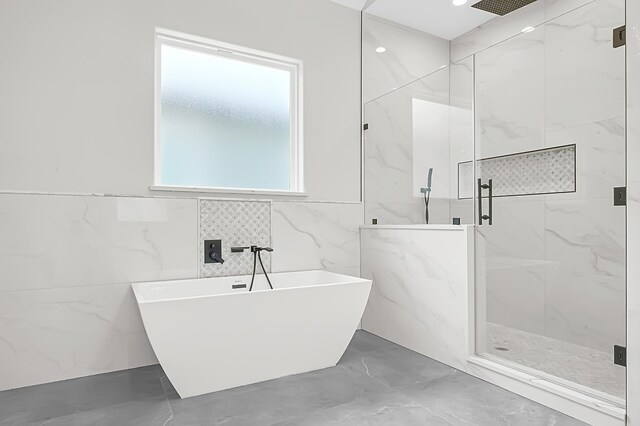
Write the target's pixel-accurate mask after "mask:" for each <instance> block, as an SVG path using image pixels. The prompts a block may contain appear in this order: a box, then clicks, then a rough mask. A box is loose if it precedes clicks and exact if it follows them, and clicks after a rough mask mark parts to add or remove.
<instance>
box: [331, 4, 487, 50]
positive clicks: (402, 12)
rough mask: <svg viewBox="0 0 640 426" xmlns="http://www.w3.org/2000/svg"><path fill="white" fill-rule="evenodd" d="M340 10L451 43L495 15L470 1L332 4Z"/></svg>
mask: <svg viewBox="0 0 640 426" xmlns="http://www.w3.org/2000/svg"><path fill="white" fill-rule="evenodd" d="M331 1H333V2H335V3H339V4H341V5H343V6H348V7H351V8H353V9H357V10H363V9H365V11H366V12H367V13H370V14H372V15H375V16H378V17H380V18H384V19H387V20H389V21H393V22H396V23H398V24H402V25H405V26H407V27H411V28H414V29H416V30H420V31H423V32H425V33H429V34H432V35H434V36H438V37H441V38H444V39H447V40H453V39H454V38H456V37H459V36H461V35H462V34H464V33H466V32H468V31H471V30H472V29H474V28H475V27H477V26H479V25H481V24H483V23H485V22H487V21H489V20H491V19H493V18H495V17H496V15H494V14H492V13H488V12H484V11H482V10H478V9H474V8H472V7H471V5H472V4H474V3H476V1H477V0H469V1H468V2H467V4H465V5H463V6H454V5H453V3H452V0H331Z"/></svg>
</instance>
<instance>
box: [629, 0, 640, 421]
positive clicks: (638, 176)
mask: <svg viewBox="0 0 640 426" xmlns="http://www.w3.org/2000/svg"><path fill="white" fill-rule="evenodd" d="M626 3H627V4H626V6H627V24H626V25H627V47H626V49H627V191H628V193H627V226H628V229H627V357H628V358H627V417H628V423H627V424H628V425H630V426H638V425H640V263H639V262H638V259H640V168H638V158H640V2H637V1H635V0H627V2H626Z"/></svg>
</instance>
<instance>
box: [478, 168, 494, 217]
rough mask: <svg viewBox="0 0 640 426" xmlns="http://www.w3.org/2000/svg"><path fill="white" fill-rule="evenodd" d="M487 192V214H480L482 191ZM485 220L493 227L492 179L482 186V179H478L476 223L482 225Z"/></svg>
mask: <svg viewBox="0 0 640 426" xmlns="http://www.w3.org/2000/svg"><path fill="white" fill-rule="evenodd" d="M483 189H488V190H489V214H488V215H487V214H483V213H482V190H483ZM485 220H488V221H489V225H493V179H489V183H488V184H486V183H485V184H483V183H482V179H478V223H479V224H480V225H482V224H483V222H484V221H485Z"/></svg>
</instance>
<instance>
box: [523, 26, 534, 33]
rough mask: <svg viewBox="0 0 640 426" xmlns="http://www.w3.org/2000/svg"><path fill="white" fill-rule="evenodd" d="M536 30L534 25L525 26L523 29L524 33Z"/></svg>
mask: <svg viewBox="0 0 640 426" xmlns="http://www.w3.org/2000/svg"><path fill="white" fill-rule="evenodd" d="M533 30H535V28H533V27H525V28H523V29H522V32H523V33H530V32H531V31H533Z"/></svg>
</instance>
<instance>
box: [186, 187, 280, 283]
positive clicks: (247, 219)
mask: <svg viewBox="0 0 640 426" xmlns="http://www.w3.org/2000/svg"><path fill="white" fill-rule="evenodd" d="M199 205H200V211H199V214H200V231H199V236H200V238H199V240H198V244H199V246H200V247H199V249H198V253H199V256H200V257H199V259H198V264H199V265H200V277H203V278H204V277H224V276H232V275H249V274H251V272H252V270H253V254H252V253H250V252H245V253H231V247H232V246H250V245H258V246H267V247H268V246H271V202H270V201H235V200H208V199H200V200H199ZM205 240H222V258H223V259H224V261H225V262H224V264H222V265H221V264H218V263H204V241H205ZM262 261H263V262H264V266H265V268H266V269H267V271H268V272H271V254H270V253H266V252H263V253H262ZM259 267H260V265H258V268H259Z"/></svg>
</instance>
